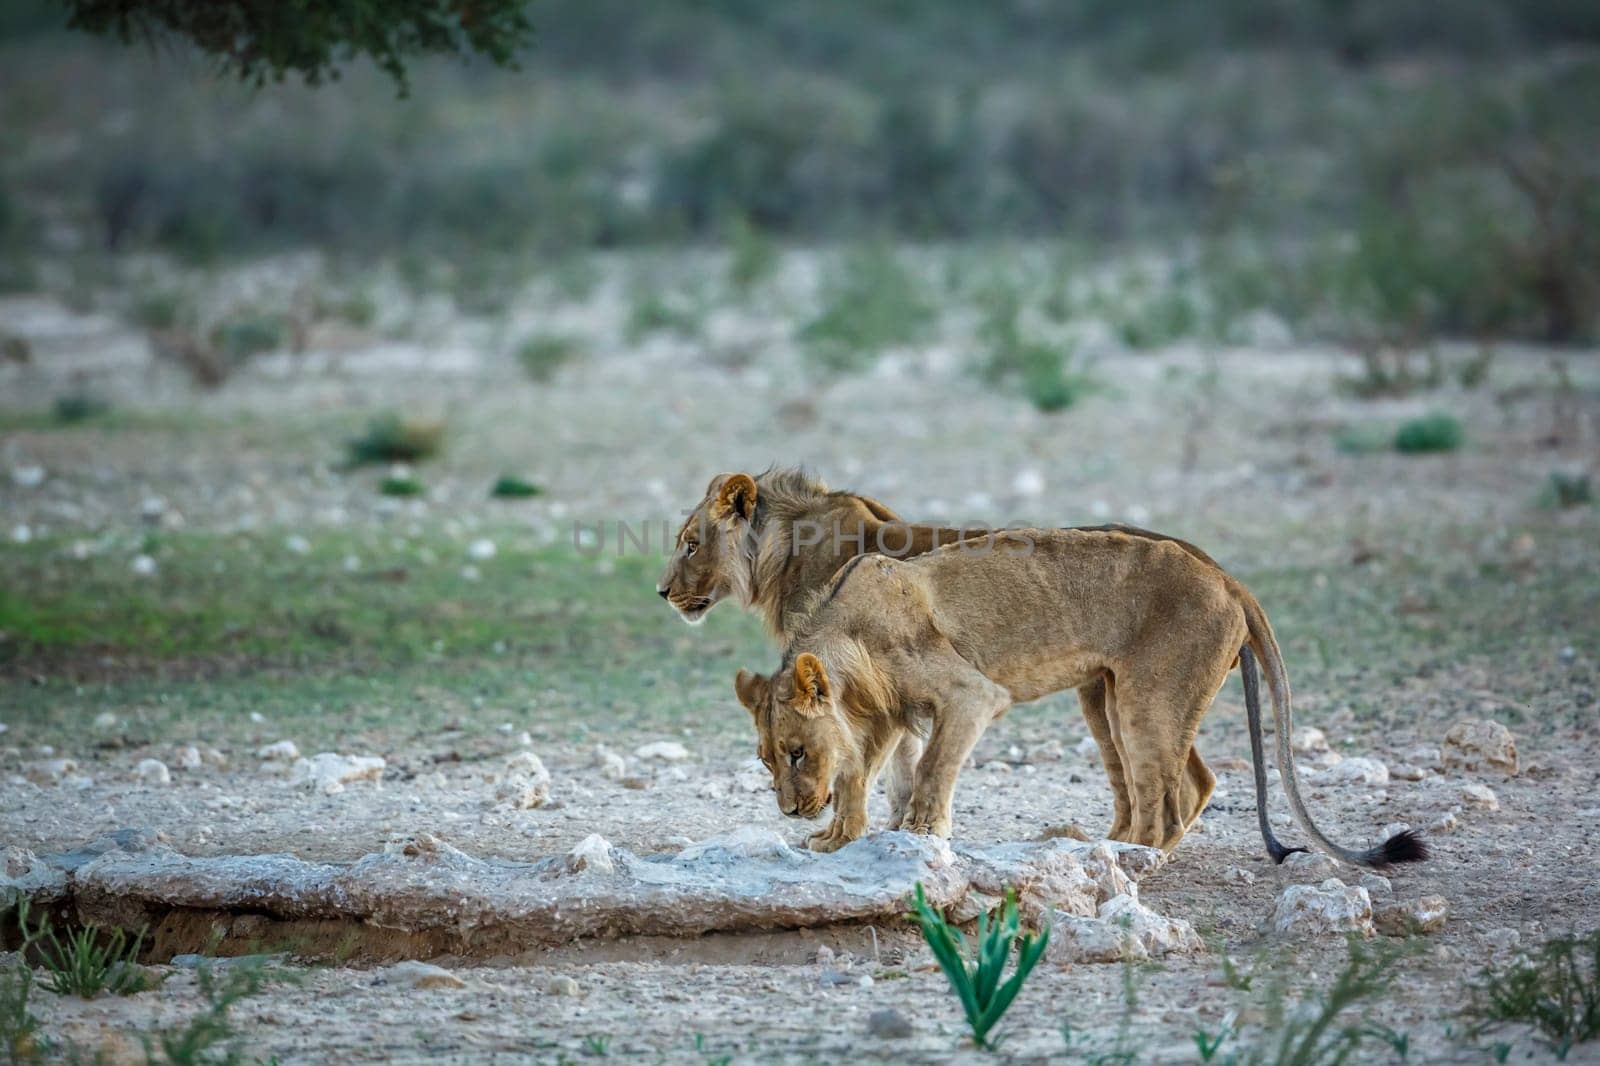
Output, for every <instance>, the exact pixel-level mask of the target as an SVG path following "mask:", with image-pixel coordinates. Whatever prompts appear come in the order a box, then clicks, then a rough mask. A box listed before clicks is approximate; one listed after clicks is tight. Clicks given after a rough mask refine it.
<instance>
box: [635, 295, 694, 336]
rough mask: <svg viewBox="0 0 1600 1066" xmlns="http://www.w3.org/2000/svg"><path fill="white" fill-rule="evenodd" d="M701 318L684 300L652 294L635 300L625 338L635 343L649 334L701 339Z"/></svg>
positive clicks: (688, 302)
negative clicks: (670, 334)
mask: <svg viewBox="0 0 1600 1066" xmlns="http://www.w3.org/2000/svg"><path fill="white" fill-rule="evenodd" d="M700 320H701V315H700V312H699V310H698V309H696V308H695V307H694V306H693V304H692V303H691V302H690V301H689V299H688V298H687V297H684V296H672V297H669V296H662V295H659V294H652V295H649V296H645V297H643V298H642V299H640V300H638V301H637V302H636V303H635V304H634V305H633V309H632V310H631V311H629V312H628V324H627V329H626V333H627V337H628V340H629V342H630V343H637V342H638V341H641V340H643V339H644V338H645V337H648V336H649V335H650V334H652V333H672V334H675V335H676V336H679V337H682V338H685V339H692V338H695V337H698V336H700V328H701V321H700Z"/></svg>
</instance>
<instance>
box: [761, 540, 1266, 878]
mask: <svg viewBox="0 0 1600 1066" xmlns="http://www.w3.org/2000/svg"><path fill="white" fill-rule="evenodd" d="M814 603H815V606H814V610H813V613H812V614H810V615H809V616H807V617H804V618H797V619H795V620H794V623H795V624H793V625H792V626H791V629H790V639H789V642H788V645H787V649H786V653H785V666H784V667H782V668H781V669H780V670H779V672H778V673H777V674H776V675H774V676H773V678H772V679H771V681H770V683H768V684H766V685H755V684H746V685H741V686H740V688H739V692H740V697H741V699H742V700H743V701H744V702H745V705H746V706H747V707H748V708H749V709H750V710H751V711H752V713H753V714H754V715H755V717H756V721H757V727H758V733H759V734H760V736H761V741H760V746H761V749H762V751H763V758H769V756H770V757H771V758H770V760H769V761H768V766H769V767H770V768H772V769H773V773H774V781H775V784H776V785H777V786H778V789H779V792H780V794H781V795H785V796H787V797H788V802H789V806H790V808H791V809H792V810H794V811H799V812H802V813H804V812H807V811H820V810H821V809H822V807H823V806H824V805H825V804H826V802H827V800H828V799H829V798H830V797H831V798H832V800H833V803H834V822H833V824H832V825H830V827H829V828H828V829H827V830H825V831H824V833H823V834H820V835H819V836H818V837H817V838H815V840H814V841H813V846H817V847H821V848H823V849H825V850H826V849H831V848H833V847H838V846H842V844H844V843H846V842H848V841H849V840H853V839H855V838H856V837H857V836H859V835H861V833H863V832H864V831H865V828H866V823H865V810H866V791H867V789H868V787H869V786H870V783H871V780H872V778H873V776H875V773H876V770H877V769H879V768H881V766H882V764H883V761H884V758H885V755H886V753H887V751H888V750H889V746H892V745H893V744H895V743H897V742H898V741H899V739H900V737H901V736H902V735H903V734H904V733H905V732H906V731H907V730H909V729H912V728H915V727H916V726H917V725H918V724H919V723H918V721H917V719H919V718H920V719H924V720H925V724H926V727H927V728H928V729H929V741H928V746H927V751H926V753H925V754H924V755H923V757H922V759H921V761H920V763H919V764H918V766H917V769H916V774H915V779H914V781H913V784H912V790H911V797H910V802H909V806H908V808H907V811H906V814H905V819H904V824H903V828H906V829H909V830H911V831H913V832H923V833H935V834H940V835H945V836H948V835H949V833H950V830H951V814H950V804H951V797H952V795H953V792H954V789H955V781H956V776H957V774H958V773H959V771H960V768H961V766H962V764H963V763H964V761H965V760H966V758H967V757H968V755H969V754H970V753H971V751H972V748H973V745H974V744H976V743H977V741H978V738H979V736H981V734H982V733H983V730H984V729H985V728H987V726H988V725H989V723H990V722H992V721H994V720H995V719H996V718H998V717H999V716H1000V715H1002V714H1004V713H1005V711H1006V710H1007V709H1008V708H1009V707H1010V706H1011V704H1012V703H1014V702H1019V701H1020V702H1026V701H1028V700H1034V699H1038V698H1040V697H1041V696H1045V695H1048V694H1050V693H1052V692H1056V691H1059V690H1061V689H1063V688H1069V687H1082V686H1085V685H1089V684H1092V683H1094V682H1097V681H1098V682H1101V683H1102V684H1103V686H1104V694H1105V695H1104V698H1105V704H1106V708H1105V709H1106V716H1107V719H1108V725H1109V729H1108V732H1109V742H1110V744H1111V745H1112V747H1114V749H1115V754H1116V758H1117V760H1118V763H1119V765H1120V767H1121V769H1122V772H1123V774H1124V775H1125V779H1126V783H1127V787H1128V793H1129V804H1130V825H1129V832H1128V838H1129V839H1131V840H1132V841H1134V842H1136V843H1141V844H1148V845H1150V846H1154V847H1160V848H1163V849H1165V850H1168V851H1170V850H1171V849H1172V848H1173V847H1175V846H1176V845H1177V843H1178V841H1179V840H1181V839H1182V837H1183V834H1184V832H1185V831H1186V829H1187V828H1188V826H1189V825H1190V824H1191V823H1192V811H1191V809H1190V800H1189V798H1188V797H1186V796H1185V795H1184V782H1185V767H1186V764H1187V758H1188V754H1189V752H1190V751H1191V749H1192V746H1193V743H1194V737H1195V731H1196V730H1197V728H1198V727H1199V723H1200V718H1201V716H1202V715H1203V714H1204V713H1205V711H1206V709H1207V708H1208V707H1209V706H1210V704H1211V701H1212V699H1213V698H1214V697H1215V696H1216V693H1217V691H1218V689H1220V688H1221V687H1222V684H1223V681H1224V680H1225V679H1226V677H1227V674H1228V672H1229V671H1230V670H1231V669H1232V668H1233V666H1234V665H1235V663H1236V662H1237V660H1238V656H1239V649H1240V648H1241V647H1242V646H1245V645H1246V644H1247V643H1248V644H1249V646H1251V647H1252V648H1253V649H1254V650H1255V652H1256V654H1257V655H1258V656H1260V657H1261V658H1262V659H1263V661H1264V662H1266V663H1267V664H1268V678H1269V681H1272V680H1273V679H1275V678H1281V676H1282V659H1281V656H1280V655H1279V654H1278V650H1277V645H1276V643H1275V642H1274V641H1273V639H1272V634H1271V629H1270V627H1268V626H1267V625H1266V619H1265V616H1264V615H1263V614H1262V612H1261V608H1260V605H1259V604H1257V603H1256V601H1255V599H1254V597H1252V596H1251V595H1250V593H1249V592H1248V590H1246V589H1245V588H1244V586H1243V585H1241V584H1240V583H1239V582H1238V581H1236V580H1234V579H1233V578H1232V577H1231V576H1229V575H1228V574H1227V573H1225V572H1224V571H1222V570H1221V569H1219V568H1218V567H1217V566H1216V565H1215V564H1214V563H1212V562H1211V561H1210V560H1209V559H1208V558H1206V557H1205V556H1204V554H1203V553H1201V552H1199V551H1198V550H1197V549H1195V550H1190V549H1189V548H1187V547H1186V546H1184V545H1182V544H1180V543H1177V542H1174V541H1171V540H1160V539H1152V538H1149V537H1144V536H1140V535H1138V534H1136V533H1130V532H1124V531H1104V530H1097V531H1090V530H1025V531H1023V530H1018V531H1011V532H1008V533H1005V534H1002V535H1000V536H998V537H997V538H996V540H995V543H994V545H993V547H992V548H989V549H988V550H986V551H982V552H979V551H976V550H974V549H973V548H972V547H971V546H966V545H952V546H948V547H944V548H941V549H939V550H937V551H934V552H932V553H929V554H927V555H924V556H921V557H919V558H915V559H910V560H891V559H888V558H884V557H881V556H878V557H874V558H871V559H866V560H863V561H862V562H861V563H860V564H858V565H856V566H853V567H851V568H850V569H849V570H848V571H846V572H845V573H844V574H843V576H842V579H841V581H840V582H839V583H838V584H837V586H836V587H835V588H833V589H832V590H831V594H830V595H828V596H826V597H821V598H814ZM863 695H865V696H866V698H862V697H863ZM747 697H756V698H755V699H750V698H747ZM1103 743H1104V741H1103ZM1109 766H1110V761H1109V760H1108V768H1109ZM808 768H809V772H807V771H808ZM1297 813H1298V812H1297Z"/></svg>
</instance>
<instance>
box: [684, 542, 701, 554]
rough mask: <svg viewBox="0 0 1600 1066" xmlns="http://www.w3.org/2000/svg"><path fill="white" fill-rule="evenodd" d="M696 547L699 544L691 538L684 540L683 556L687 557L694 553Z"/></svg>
mask: <svg viewBox="0 0 1600 1066" xmlns="http://www.w3.org/2000/svg"><path fill="white" fill-rule="evenodd" d="M698 547H700V545H699V544H697V543H695V542H694V541H692V540H686V541H684V542H683V554H684V557H685V558H687V557H689V556H691V555H693V554H694V550H695V549H696V548H698Z"/></svg>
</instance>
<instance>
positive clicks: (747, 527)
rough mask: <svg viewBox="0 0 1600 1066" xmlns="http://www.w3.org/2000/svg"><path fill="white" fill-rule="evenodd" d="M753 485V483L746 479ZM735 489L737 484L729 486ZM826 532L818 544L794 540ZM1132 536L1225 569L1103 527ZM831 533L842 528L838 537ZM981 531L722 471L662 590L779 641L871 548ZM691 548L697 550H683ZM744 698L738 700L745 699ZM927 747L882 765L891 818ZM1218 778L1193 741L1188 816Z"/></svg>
mask: <svg viewBox="0 0 1600 1066" xmlns="http://www.w3.org/2000/svg"><path fill="white" fill-rule="evenodd" d="M746 483H748V485H747V484H746ZM730 485H735V486H736V488H737V491H734V492H730V491H729V488H728V487H729V486H730ZM752 486H753V495H754V508H753V509H752V510H751V511H750V512H749V513H748V514H743V513H740V512H737V511H736V510H735V509H734V508H733V507H732V506H730V501H731V500H736V499H745V498H748V497H749V496H750V495H751V494H752V490H751V487H752ZM816 529H820V530H824V531H825V535H824V536H823V537H822V538H821V540H820V541H817V542H811V541H812V539H813V538H811V537H807V536H803V535H802V536H799V537H797V535H796V531H797V530H799V531H801V533H802V534H804V533H806V532H807V531H810V530H816ZM1093 529H1096V530H1104V531H1116V532H1121V533H1124V534H1127V535H1128V536H1131V537H1139V538H1143V539H1150V540H1163V541H1170V542H1171V543H1173V544H1175V545H1177V546H1179V547H1180V548H1182V549H1183V550H1184V551H1186V552H1188V553H1189V554H1190V555H1192V556H1194V557H1195V558H1196V559H1199V560H1200V561H1202V562H1203V563H1205V564H1206V565H1208V566H1210V567H1213V568H1216V569H1217V570H1218V572H1219V573H1220V572H1221V571H1220V568H1218V567H1217V565H1216V563H1215V562H1214V561H1213V560H1212V559H1211V557H1210V556H1208V555H1207V554H1206V553H1205V552H1203V551H1201V550H1200V549H1199V548H1197V547H1195V546H1194V545H1192V544H1189V543H1188V542H1187V541H1182V540H1177V539H1176V538H1171V537H1165V536H1163V535H1162V534H1159V533H1152V532H1150V531H1148V530H1143V529H1137V528H1134V527H1132V526H1100V527H1093ZM834 530H838V531H839V533H840V535H839V536H837V537H836V536H834V535H833V532H834ZM986 535H987V534H984V533H982V532H975V531H970V530H966V531H964V530H961V529H955V528H951V527H948V526H929V525H917V524H911V523H907V522H905V521H903V520H902V519H901V518H900V517H899V516H898V515H896V514H895V512H893V511H892V510H890V509H889V508H887V507H885V506H884V505H883V504H881V503H879V502H878V501H877V500H874V499H871V498H869V497H866V496H861V495H859V494H856V493H851V492H835V491H830V490H829V489H828V487H827V486H826V485H825V484H823V483H822V481H821V480H819V479H817V478H814V477H811V476H810V475H807V474H805V473H804V472H802V471H799V470H794V469H776V470H769V471H767V472H765V473H762V474H758V475H755V476H754V477H751V476H750V475H748V474H733V473H730V474H718V475H717V476H716V477H714V478H712V479H711V481H710V483H709V484H708V485H707V486H706V491H705V494H704V496H703V497H702V498H701V500H700V502H699V503H698V504H697V505H696V506H695V508H694V509H693V510H692V511H691V512H690V513H689V516H688V517H687V518H686V519H685V521H684V523H683V526H682V528H681V529H680V530H679V532H678V536H677V539H676V541H675V544H674V548H673V552H672V555H671V557H670V558H669V559H668V561H667V565H666V568H665V571H664V572H663V574H662V577H661V580H660V582H659V583H658V584H657V591H658V592H659V593H660V594H661V596H662V597H663V598H664V599H666V600H667V601H668V602H669V603H671V604H672V606H673V608H674V609H676V610H677V611H678V613H679V614H680V615H681V616H682V617H683V618H684V619H685V621H688V622H691V623H695V622H698V621H700V620H701V619H702V618H703V617H704V615H705V613H706V612H707V611H709V610H710V609H711V608H712V607H713V606H715V605H716V604H717V603H719V602H721V600H723V599H725V598H730V597H731V598H733V599H735V600H737V601H738V602H739V603H741V604H742V605H743V606H745V607H747V608H749V609H750V610H753V611H754V612H755V613H756V614H758V615H759V616H760V617H761V619H762V621H763V622H764V623H765V625H766V628H767V631H768V632H769V633H770V634H771V635H772V636H773V638H774V639H776V640H777V641H778V642H779V643H780V644H784V643H787V642H788V641H789V639H790V638H791V636H792V634H793V631H794V629H795V627H796V625H797V624H798V623H799V622H800V621H801V620H803V619H804V618H806V617H807V616H808V614H809V613H810V611H812V610H813V609H814V608H815V607H816V605H817V603H818V602H819V601H820V600H821V599H823V598H825V597H826V595H827V592H828V590H829V589H830V588H832V587H833V580H834V578H835V576H836V575H837V574H838V573H839V571H840V570H841V568H842V567H843V566H844V565H845V564H847V563H849V562H850V561H851V560H852V559H854V558H855V557H856V556H857V555H859V554H862V553H864V552H873V553H876V552H878V551H879V549H880V548H881V549H882V551H883V553H885V554H888V555H891V556H893V557H896V558H912V557H915V556H918V555H922V554H923V553H925V552H927V551H929V550H931V549H933V548H936V547H939V546H941V545H945V544H952V543H955V542H957V541H959V540H962V539H963V538H964V537H982V536H986ZM689 543H693V544H694V546H695V547H694V551H693V553H692V554H690V553H687V552H686V551H685V547H686V545H687V544H689ZM741 698H742V696H741ZM1078 699H1079V703H1080V705H1081V706H1082V709H1083V715H1084V719H1085V721H1086V722H1087V723H1088V726H1089V730H1090V733H1091V734H1092V735H1093V736H1094V738H1095V742H1096V743H1097V744H1098V745H1099V747H1100V755H1101V761H1102V763H1103V764H1104V766H1105V770H1106V777H1107V779H1108V780H1109V782H1110V785H1111V791H1112V797H1113V802H1114V813H1113V817H1112V823H1111V827H1110V830H1109V831H1108V833H1107V835H1108V836H1109V837H1110V838H1111V839H1113V840H1128V839H1130V837H1129V828H1130V826H1131V824H1132V819H1133V805H1132V800H1131V798H1130V793H1129V789H1128V785H1127V781H1126V774H1125V772H1124V770H1123V765H1122V760H1121V757H1120V755H1119V754H1118V751H1119V749H1118V746H1117V744H1116V742H1115V738H1114V737H1113V735H1112V730H1111V723H1110V718H1109V713H1108V701H1107V690H1106V686H1105V683H1104V681H1103V680H1102V679H1100V678H1094V679H1091V680H1090V681H1088V682H1087V683H1086V684H1084V685H1083V686H1081V687H1080V688H1079V689H1078ZM920 757H921V744H920V741H919V739H918V738H917V737H916V736H915V735H910V736H907V737H906V738H905V740H904V741H903V742H902V743H901V744H900V746H899V747H898V748H897V749H896V752H895V753H894V756H893V757H892V759H891V760H890V762H889V763H888V764H887V765H888V768H889V769H890V770H891V771H892V772H891V774H890V807H891V811H892V812H893V813H892V816H891V825H892V824H895V823H896V822H897V821H898V818H899V816H900V815H901V814H902V813H903V808H904V805H905V803H906V802H907V801H908V800H909V781H910V779H911V776H912V775H913V773H914V771H915V767H916V763H917V761H918V759H920ZM1215 782H1216V776H1215V775H1214V774H1213V773H1212V772H1211V770H1210V768H1209V767H1207V766H1206V764H1205V762H1204V760H1202V759H1201V757H1200V753H1199V752H1198V751H1197V750H1195V749H1194V748H1192V747H1191V748H1190V750H1189V753H1188V756H1187V760H1186V764H1185V771H1184V778H1183V786H1182V797H1183V799H1182V802H1183V806H1184V809H1185V810H1186V811H1187V812H1188V813H1187V817H1186V820H1185V824H1186V825H1188V824H1192V823H1193V822H1194V820H1195V819H1197V818H1198V817H1199V816H1200V813H1201V811H1203V810H1204V809H1205V806H1206V803H1207V802H1208V801H1209V799H1210V797H1211V791H1212V787H1213V786H1214V784H1215Z"/></svg>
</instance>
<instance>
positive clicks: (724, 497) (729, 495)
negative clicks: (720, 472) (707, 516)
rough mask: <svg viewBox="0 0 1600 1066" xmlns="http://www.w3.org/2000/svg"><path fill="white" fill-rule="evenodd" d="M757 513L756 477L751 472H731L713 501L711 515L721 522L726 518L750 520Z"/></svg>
mask: <svg viewBox="0 0 1600 1066" xmlns="http://www.w3.org/2000/svg"><path fill="white" fill-rule="evenodd" d="M755 513H756V479H755V478H753V477H751V476H750V475H749V474H729V475H728V479H727V480H726V481H724V482H723V483H722V487H721V488H719V489H717V495H716V498H715V499H713V500H712V502H711V517H712V518H714V519H716V520H717V521H719V522H720V521H722V520H723V519H724V518H742V519H744V520H745V521H746V522H748V521H750V519H752V518H753V517H755Z"/></svg>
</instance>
